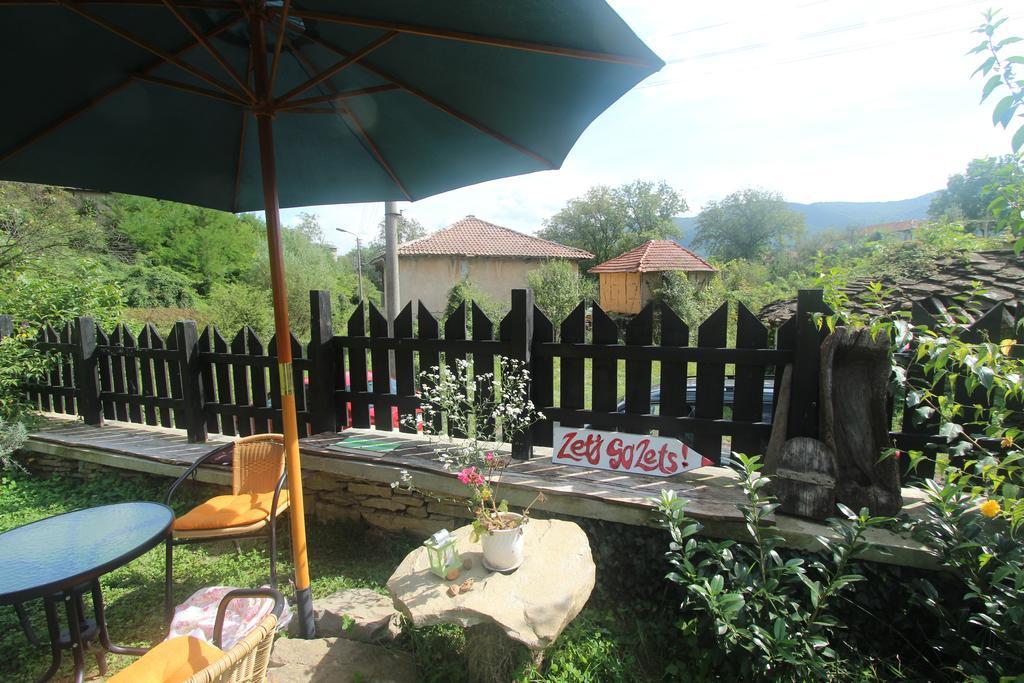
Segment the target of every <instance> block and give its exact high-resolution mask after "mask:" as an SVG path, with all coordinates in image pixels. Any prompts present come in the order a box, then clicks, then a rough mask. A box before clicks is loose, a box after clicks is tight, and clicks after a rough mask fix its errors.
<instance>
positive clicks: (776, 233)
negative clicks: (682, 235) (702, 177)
mask: <svg viewBox="0 0 1024 683" xmlns="http://www.w3.org/2000/svg"><path fill="white" fill-rule="evenodd" d="M803 231H804V217H803V216H802V215H801V214H799V213H797V212H796V211H793V210H792V209H790V208H788V207H787V206H786V203H785V201H784V200H783V199H782V195H780V194H778V193H777V192H767V191H765V190H756V189H749V188H748V189H745V190H740V191H738V192H734V193H732V194H731V195H729V196H728V197H726V198H725V199H722V200H721V201H715V202H710V203H708V204H707V205H706V206H705V207H704V208H703V209H702V210H701V212H700V215H698V216H697V234H696V235H697V236H696V238H695V239H694V240H693V245H694V246H695V247H703V248H705V249H707V251H708V253H709V254H711V256H713V257H714V258H716V259H719V260H722V261H731V260H733V259H740V258H744V259H750V260H755V259H760V258H764V257H765V256H768V255H769V254H771V253H773V252H779V251H782V250H783V249H784V248H786V247H788V246H790V245H792V244H793V243H794V242H795V241H796V239H797V238H799V237H800V236H801V235H802V234H803Z"/></svg>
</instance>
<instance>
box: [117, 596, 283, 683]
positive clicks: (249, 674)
mask: <svg viewBox="0 0 1024 683" xmlns="http://www.w3.org/2000/svg"><path fill="white" fill-rule="evenodd" d="M251 597H266V598H272V599H273V600H274V609H273V610H272V611H271V613H270V614H268V615H267V616H266V617H265V618H264V619H263V620H262V621H261V622H260V623H259V624H257V625H256V627H255V628H253V629H252V630H251V631H249V633H247V634H246V635H245V637H244V638H242V639H241V640H239V641H238V642H237V643H235V645H234V646H233V647H232V648H231V649H229V650H227V651H225V650H223V649H221V642H222V641H221V636H222V635H223V633H222V632H223V628H224V613H225V611H226V610H227V607H228V603H230V602H231V601H232V600H234V599H235V598H251ZM283 610H284V597H283V596H282V595H281V594H280V593H278V592H277V591H276V590H271V589H267V588H259V589H255V590H248V589H238V590H233V591H231V592H230V593H228V594H227V595H225V596H224V599H223V600H221V602H220V606H219V607H218V608H217V620H216V621H215V622H214V627H213V645H210V644H209V643H206V642H205V641H202V640H199V639H198V638H193V637H192V636H179V637H177V638H172V639H170V640H165V641H164V642H162V643H160V644H159V645H157V646H156V647H154V648H153V649H152V650H150V651H149V652H147V653H146V654H144V655H143V656H142V657H140V658H139V659H137V660H136V661H134V662H132V663H131V664H130V665H129V666H128V667H126V668H124V669H122V670H121V671H120V672H118V673H117V674H116V675H115V676H113V677H111V678H110V679H108V680H107V683H131V682H133V681H140V680H145V681H161V683H264V681H265V680H266V677H267V666H268V665H269V664H270V651H271V649H272V647H273V645H274V633H275V632H276V631H277V622H278V620H279V619H280V618H281V612H282V611H283Z"/></svg>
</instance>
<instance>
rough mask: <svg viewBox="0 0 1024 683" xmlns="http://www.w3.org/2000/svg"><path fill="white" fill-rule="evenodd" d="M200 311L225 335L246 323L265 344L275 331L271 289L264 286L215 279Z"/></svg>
mask: <svg viewBox="0 0 1024 683" xmlns="http://www.w3.org/2000/svg"><path fill="white" fill-rule="evenodd" d="M306 296H309V295H308V294H307V295H306ZM308 307H309V306H308V304H307V308H308ZM200 312H201V313H202V314H203V315H204V316H205V317H206V318H207V319H208V320H209V321H210V322H211V323H213V324H214V325H216V326H217V327H218V329H220V330H221V333H222V334H224V335H225V336H226V337H227V336H231V335H234V334H235V333H237V332H238V330H240V329H242V327H243V326H245V325H248V326H249V327H251V328H252V329H253V330H255V331H256V334H257V335H259V337H260V339H261V340H262V341H263V343H264V344H267V343H269V342H270V338H271V337H272V336H273V334H274V309H273V304H272V302H271V298H270V290H269V289H266V288H262V287H254V286H252V285H247V284H245V283H242V282H232V283H228V284H225V283H216V284H214V285H213V287H212V288H211V289H210V295H209V296H208V297H207V298H206V301H205V302H203V304H202V305H201V306H200ZM307 315H308V314H307Z"/></svg>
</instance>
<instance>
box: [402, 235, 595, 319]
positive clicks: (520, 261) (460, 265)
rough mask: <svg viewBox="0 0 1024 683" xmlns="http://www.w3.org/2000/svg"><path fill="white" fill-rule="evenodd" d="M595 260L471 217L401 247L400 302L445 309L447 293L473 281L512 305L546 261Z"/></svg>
mask: <svg viewBox="0 0 1024 683" xmlns="http://www.w3.org/2000/svg"><path fill="white" fill-rule="evenodd" d="M591 258H594V255H593V254H591V253H590V252H589V251H584V250H583V249H577V248H575V247H567V246H565V245H564V244H558V243H557V242H552V241H550V240H545V239H541V238H540V237H534V236H533V235H527V234H525V233H521V232H518V231H516V230H512V229H511V228H505V227H502V226H500V225H495V224H494V223H489V222H488V221H485V220H481V219H479V218H477V217H476V216H473V215H469V216H466V217H465V218H463V219H462V220H460V221H456V222H455V223H452V224H451V225H449V226H448V227H447V228H444V229H442V230H438V231H437V232H435V233H432V234H430V235H427V236H426V237H421V238H419V239H416V240H411V241H409V242H405V243H403V244H400V245H398V280H399V281H398V284H399V294H400V298H401V305H402V306H404V305H405V304H406V303H407V302H409V301H420V302H422V303H423V304H424V305H425V306H426V307H427V310H429V311H431V312H433V313H439V312H441V311H444V308H445V305H446V304H447V301H448V291H449V290H450V289H451V288H452V287H453V286H455V284H456V283H458V282H459V281H461V280H464V279H467V278H468V279H469V280H470V281H472V282H473V283H474V284H475V285H476V286H477V287H478V288H480V289H482V290H483V291H484V292H486V293H487V294H488V295H489V296H491V297H492V298H493V299H494V300H495V301H497V302H499V303H506V304H507V303H508V301H509V297H510V296H511V294H510V293H511V291H512V290H513V289H518V288H523V287H526V286H527V274H528V273H529V272H530V271H531V270H534V269H535V268H538V267H539V266H540V265H541V264H543V263H544V262H545V261H549V260H552V259H561V260H565V261H567V262H569V263H571V264H572V265H573V267H574V268H578V267H579V262H580V261H585V260H587V259H591Z"/></svg>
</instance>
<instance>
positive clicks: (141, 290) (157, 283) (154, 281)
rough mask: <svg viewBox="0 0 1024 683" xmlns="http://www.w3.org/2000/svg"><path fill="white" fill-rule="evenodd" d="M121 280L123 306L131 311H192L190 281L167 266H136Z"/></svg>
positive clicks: (193, 295)
mask: <svg viewBox="0 0 1024 683" xmlns="http://www.w3.org/2000/svg"><path fill="white" fill-rule="evenodd" d="M120 280H121V282H122V283H123V286H124V299H125V305H127V306H130V307H132V308H160V307H165V306H166V307H171V308H191V307H192V306H193V305H194V304H195V301H196V298H197V295H196V290H195V289H194V288H193V286H192V281H191V280H189V279H188V278H187V277H186V276H184V275H182V274H181V273H179V272H178V271H176V270H174V269H173V268H168V267H167V266H153V265H143V264H136V265H134V266H130V267H129V268H127V269H126V270H125V272H124V274H123V275H122V276H121V278H120Z"/></svg>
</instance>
